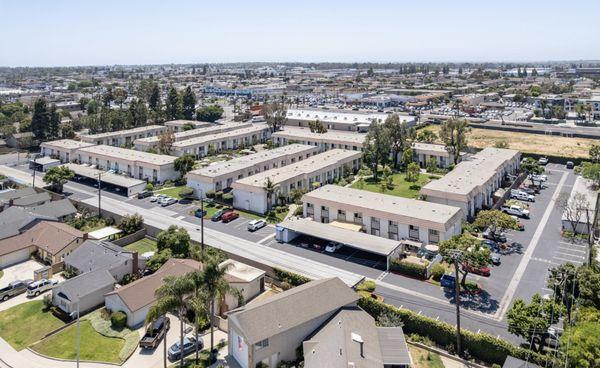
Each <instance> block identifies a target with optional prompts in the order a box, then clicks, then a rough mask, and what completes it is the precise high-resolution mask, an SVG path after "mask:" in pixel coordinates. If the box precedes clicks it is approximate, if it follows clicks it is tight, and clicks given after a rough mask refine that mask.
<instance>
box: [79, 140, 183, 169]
mask: <svg viewBox="0 0 600 368" xmlns="http://www.w3.org/2000/svg"><path fill="white" fill-rule="evenodd" d="M79 152H85V153H89V154H93V155H102V156H108V157H114V158H118V159H121V160H126V161H139V162H143V163H147V164H152V165H168V164H172V163H173V161H175V160H176V159H177V157H174V156H167V155H159V154H156V153H149V152H142V151H136V150H132V149H128V148H121V147H113V146H107V145H104V144H101V145H97V146H90V147H85V148H81V149H80V150H79Z"/></svg>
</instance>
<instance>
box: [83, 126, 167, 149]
mask: <svg viewBox="0 0 600 368" xmlns="http://www.w3.org/2000/svg"><path fill="white" fill-rule="evenodd" d="M166 130H167V128H166V127H164V126H163V125H148V126H143V127H138V128H133V129H126V130H117V131H115V132H106V133H99V134H91V135H82V136H81V141H82V142H86V143H93V144H105V145H108V146H115V147H121V146H126V147H131V146H132V145H133V142H134V141H135V140H136V139H140V138H147V137H154V136H157V135H160V134H162V133H164V132H165V131H166Z"/></svg>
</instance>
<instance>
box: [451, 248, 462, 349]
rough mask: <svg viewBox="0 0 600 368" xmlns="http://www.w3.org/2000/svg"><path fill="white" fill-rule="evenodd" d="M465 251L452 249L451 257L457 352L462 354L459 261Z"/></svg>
mask: <svg viewBox="0 0 600 368" xmlns="http://www.w3.org/2000/svg"><path fill="white" fill-rule="evenodd" d="M462 257H463V252H462V251H460V250H458V249H453V250H451V251H450V258H451V259H452V261H453V262H454V272H455V279H454V303H455V304H456V353H457V354H458V356H462V346H461V336H460V284H459V283H458V262H459V261H460V260H461V259H462Z"/></svg>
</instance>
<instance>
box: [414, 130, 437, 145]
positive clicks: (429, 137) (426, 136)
mask: <svg viewBox="0 0 600 368" xmlns="http://www.w3.org/2000/svg"><path fill="white" fill-rule="evenodd" d="M437 138H438V136H437V134H435V133H434V132H432V131H431V130H429V129H422V130H420V131H419V133H418V134H417V142H424V143H433V142H435V141H436V139H437Z"/></svg>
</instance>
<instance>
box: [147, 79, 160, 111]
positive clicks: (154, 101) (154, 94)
mask: <svg viewBox="0 0 600 368" xmlns="http://www.w3.org/2000/svg"><path fill="white" fill-rule="evenodd" d="M149 91H150V94H149V95H148V107H149V108H150V109H151V110H152V111H153V112H154V113H155V114H158V113H160V108H161V107H160V105H161V101H160V88H158V84H156V83H155V82H152V84H151V86H150V87H149Z"/></svg>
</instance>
